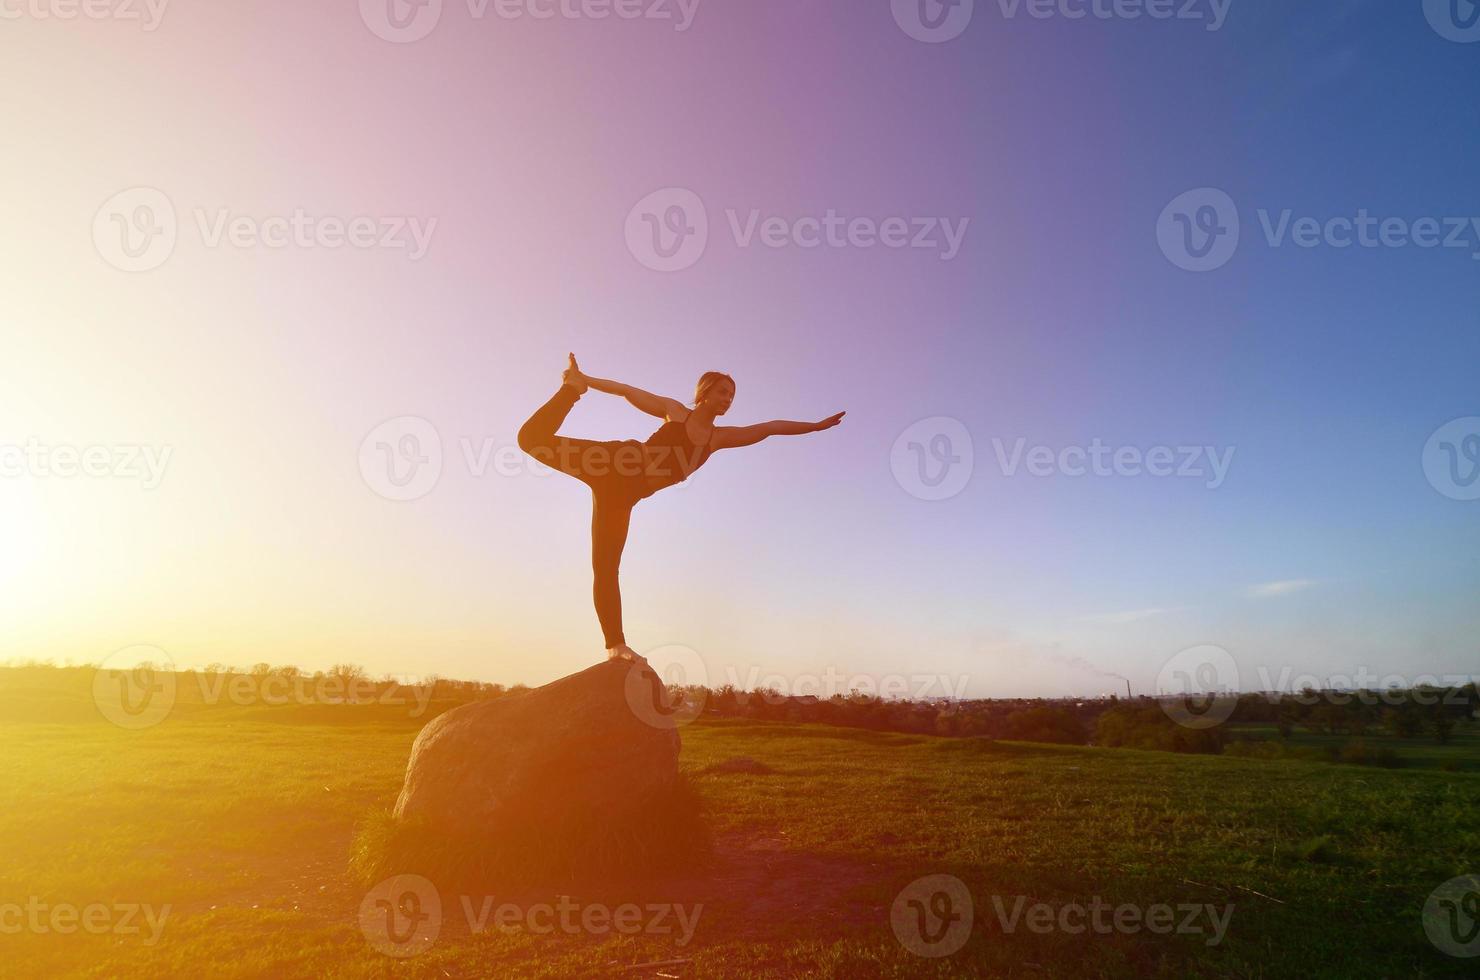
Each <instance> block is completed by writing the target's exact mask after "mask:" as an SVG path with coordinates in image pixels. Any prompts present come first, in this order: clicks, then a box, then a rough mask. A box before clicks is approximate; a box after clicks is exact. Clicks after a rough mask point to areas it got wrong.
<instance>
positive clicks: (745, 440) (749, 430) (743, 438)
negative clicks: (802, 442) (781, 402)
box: [714, 412, 848, 449]
mask: <svg viewBox="0 0 1480 980" xmlns="http://www.w3.org/2000/svg"><path fill="white" fill-rule="evenodd" d="M847 414H848V413H847V412H839V413H838V414H836V415H830V416H828V417H827V418H825V419H823V420H822V421H821V422H786V421H781V420H778V421H775V422H761V423H760V424H758V425H739V426H720V429H719V432H718V433H717V435H716V441H715V446H714V448H716V449H739V448H740V447H741V446H753V445H755V444H756V443H758V442H760V441H761V440H762V439H767V438H770V437H771V436H804V435H806V434H808V433H809V432H821V431H822V430H823V429H831V428H832V427H833V426H835V425H837V424H838V423H839V422H841V421H843V416H844V415H847Z"/></svg>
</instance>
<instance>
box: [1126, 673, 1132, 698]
mask: <svg viewBox="0 0 1480 980" xmlns="http://www.w3.org/2000/svg"><path fill="white" fill-rule="evenodd" d="M1125 699H1126V700H1127V701H1129V700H1131V682H1130V678H1126V681H1125Z"/></svg>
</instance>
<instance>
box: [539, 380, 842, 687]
mask: <svg viewBox="0 0 1480 980" xmlns="http://www.w3.org/2000/svg"><path fill="white" fill-rule="evenodd" d="M564 381H565V383H564V384H563V385H561V387H560V390H559V391H557V392H556V393H555V395H554V397H553V398H551V399H550V400H549V401H548V402H546V403H545V404H544V406H543V407H541V408H540V409H539V411H537V412H535V413H534V414H533V415H531V416H530V417H529V421H528V422H525V423H524V427H523V428H521V429H520V430H519V448H520V449H523V450H524V451H525V452H526V453H528V454H529V455H530V456H533V457H534V458H535V459H537V460H539V461H540V462H542V463H544V464H546V465H547V466H552V467H554V468H555V469H557V470H560V471H561V472H562V473H568V474H570V475H571V476H573V477H575V478H576V479H578V480H580V481H581V482H582V483H585V484H586V485H587V486H589V487H590V488H591V497H592V508H591V570H592V572H593V573H594V576H595V577H594V582H593V585H592V595H593V597H594V598H595V600H596V618H597V619H598V620H600V621H601V631H602V633H603V634H604V635H605V639H606V653H607V657H608V659H616V658H619V657H620V658H622V659H626V660H638V659H640V658H639V657H638V656H637V654H636V653H634V652H633V651H632V648H631V647H629V646H628V645H627V638H626V637H625V636H623V635H622V594H621V591H620V589H619V588H618V585H617V569H618V567H619V566H620V564H621V561H622V547H623V546H624V545H625V544H626V543H627V526H628V523H629V520H630V518H631V516H632V508H633V507H634V506H635V505H636V504H637V502H638V501H639V500H644V499H646V498H647V497H651V496H652V495H653V494H655V493H657V492H658V491H659V490H662V489H663V488H665V487H671V486H673V485H674V484H676V483H681V482H683V481H684V480H687V479H688V478H689V476H690V475H691V474H692V473H693V472H694V471H695V470H697V469H698V468H699V467H701V466H703V465H704V463H705V461H706V460H708V459H709V457H710V455H711V454H713V453H714V452H715V451H716V450H720V449H738V448H739V447H741V446H753V445H755V444H756V443H758V442H760V441H761V440H762V439H765V438H767V437H768V436H795V435H803V434H805V433H808V432H821V431H822V430H823V429H831V428H832V427H833V426H835V425H837V424H838V423H839V422H840V421H842V418H843V415H844V414H845V413H843V412H839V413H838V414H836V415H833V416H830V417H829V418H826V419H823V420H822V421H821V422H762V423H760V424H759V425H745V426H725V425H717V424H715V419H716V418H718V417H719V416H721V415H723V414H725V413H726V412H728V411H729V410H730V404H731V402H733V401H734V400H735V382H734V380H733V379H732V378H731V377H730V376H729V375H727V374H720V373H719V372H718V371H710V372H708V373H706V374H705V375H704V376H703V377H702V378H700V379H699V386H698V388H697V389H696V390H695V392H694V407H693V408H692V409H690V408H685V407H684V406H683V404H682V403H681V402H679V401H678V400H677V399H673V398H663V397H661V396H659V395H654V394H652V393H650V392H646V391H643V390H642V389H641V388H634V387H632V386H631V385H624V384H621V383H619V382H616V381H603V380H601V379H600V378H591V377H587V376H586V375H584V374H582V373H581V369H580V367H579V366H577V364H576V356H575V354H571V355H570V367H568V368H566V370H565V374H564ZM588 388H595V389H596V390H597V391H603V392H606V393H607V394H609V395H620V396H622V397H623V398H625V399H627V400H628V401H629V402H631V403H632V404H633V405H634V406H635V407H637V408H639V409H641V410H642V411H644V412H647V413H648V414H649V415H653V416H656V417H657V418H660V419H662V420H663V425H662V426H661V427H659V429H658V431H656V432H654V433H653V434H652V435H651V436H649V437H648V439H647V442H638V441H637V440H635V439H624V440H618V441H613V442H595V441H593V440H590V439H572V438H570V437H568V436H562V435H557V434H556V432H557V431H558V430H559V428H560V425H561V423H563V422H564V421H565V417H566V416H567V415H569V414H570V410H571V408H572V407H573V406H574V405H575V403H576V401H577V400H578V399H579V398H580V397H581V396H582V395H583V394H585V393H586V390H587V389H588Z"/></svg>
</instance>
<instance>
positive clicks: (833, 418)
mask: <svg viewBox="0 0 1480 980" xmlns="http://www.w3.org/2000/svg"><path fill="white" fill-rule="evenodd" d="M847 414H848V413H847V412H839V413H838V414H836V415H829V416H828V417H827V418H825V419H823V420H822V421H821V422H818V423H816V424H815V426H814V428H813V429H812V431H813V432H821V431H822V430H823V429H831V428H832V427H833V426H835V425H837V424H838V423H839V422H841V421H843V416H844V415H847Z"/></svg>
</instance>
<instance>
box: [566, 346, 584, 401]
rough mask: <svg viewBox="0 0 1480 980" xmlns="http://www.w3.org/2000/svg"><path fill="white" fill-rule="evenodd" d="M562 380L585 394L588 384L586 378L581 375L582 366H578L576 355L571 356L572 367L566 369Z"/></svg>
mask: <svg viewBox="0 0 1480 980" xmlns="http://www.w3.org/2000/svg"><path fill="white" fill-rule="evenodd" d="M560 378H561V380H562V381H564V382H565V383H566V384H568V385H570V386H571V387H572V388H574V389H576V390H577V391H579V392H581V393H582V394H584V393H585V391H586V387H587V384H588V382H587V380H586V376H585V375H584V374H582V373H581V368H580V366H579V365H578V364H576V355H575V354H574V353H572V354H571V355H570V367H568V368H566V369H565V372H564V373H563V374H561V375H560Z"/></svg>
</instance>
